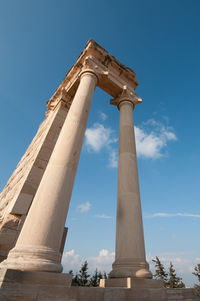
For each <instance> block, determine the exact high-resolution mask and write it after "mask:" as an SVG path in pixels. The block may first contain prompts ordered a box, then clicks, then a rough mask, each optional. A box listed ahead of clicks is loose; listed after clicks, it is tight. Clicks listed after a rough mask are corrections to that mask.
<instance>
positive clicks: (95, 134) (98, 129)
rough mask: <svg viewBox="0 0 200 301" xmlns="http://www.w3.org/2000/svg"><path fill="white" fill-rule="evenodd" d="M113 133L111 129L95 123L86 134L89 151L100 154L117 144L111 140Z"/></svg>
mask: <svg viewBox="0 0 200 301" xmlns="http://www.w3.org/2000/svg"><path fill="white" fill-rule="evenodd" d="M112 133H113V131H112V130H111V129H110V128H105V127H104V126H103V125H102V124H99V123H95V124H94V125H93V126H92V127H91V128H88V129H87V130H86V132H85V137H86V140H85V143H86V146H87V148H88V150H91V151H94V152H99V151H100V150H101V149H102V148H103V147H105V146H108V145H109V144H111V143H113V142H115V139H113V138H111V134H112Z"/></svg>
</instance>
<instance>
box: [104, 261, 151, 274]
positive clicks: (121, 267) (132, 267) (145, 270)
mask: <svg viewBox="0 0 200 301" xmlns="http://www.w3.org/2000/svg"><path fill="white" fill-rule="evenodd" d="M112 268H113V269H112V271H111V272H110V273H109V278H128V277H131V278H144V279H151V278H152V273H151V272H150V271H149V264H148V263H147V262H146V261H142V259H141V260H139V259H129V258H123V259H117V260H115V262H114V263H113V265H112Z"/></svg>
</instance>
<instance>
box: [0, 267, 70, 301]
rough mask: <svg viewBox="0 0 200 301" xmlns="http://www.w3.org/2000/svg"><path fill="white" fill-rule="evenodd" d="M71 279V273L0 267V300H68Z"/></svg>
mask: <svg viewBox="0 0 200 301" xmlns="http://www.w3.org/2000/svg"><path fill="white" fill-rule="evenodd" d="M71 280H72V275H70V274H57V273H47V272H28V271H17V270H11V269H0V301H5V300H23V301H36V300H37V301H47V300H52V301H54V300H62V301H64V300H65V301H67V300H68V298H67V293H68V291H69V289H70V287H71ZM59 297H60V298H59Z"/></svg>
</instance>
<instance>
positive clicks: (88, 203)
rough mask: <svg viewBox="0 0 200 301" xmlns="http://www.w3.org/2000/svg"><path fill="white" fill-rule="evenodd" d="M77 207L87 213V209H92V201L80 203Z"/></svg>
mask: <svg viewBox="0 0 200 301" xmlns="http://www.w3.org/2000/svg"><path fill="white" fill-rule="evenodd" d="M77 208H78V209H79V210H80V212H81V213H85V212H87V211H89V210H90V208H91V203H90V202H86V203H84V204H80V205H78V207H77Z"/></svg>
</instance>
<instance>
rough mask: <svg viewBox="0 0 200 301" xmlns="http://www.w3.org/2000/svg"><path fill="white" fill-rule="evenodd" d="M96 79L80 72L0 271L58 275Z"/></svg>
mask: <svg viewBox="0 0 200 301" xmlns="http://www.w3.org/2000/svg"><path fill="white" fill-rule="evenodd" d="M96 84H97V76H96V74H95V73H94V72H93V71H92V70H85V71H82V75H81V77H80V84H79V87H78V89H77V92H76V94H75V97H74V99H73V102H72V105H71V107H70V110H69V113H68V115H67V118H66V120H65V122H64V125H63V127H62V130H61V132H60V135H59V137H58V140H57V143H56V145H55V148H54V150H53V153H52V156H51V158H50V160H49V164H48V166H47V168H46V171H45V173H44V176H43V178H42V180H41V183H40V186H39V188H38V190H37V193H36V195H35V198H34V200H33V204H32V206H31V208H30V211H29V213H28V216H27V218H26V221H25V223H24V226H23V228H22V231H21V233H20V236H19V238H18V241H17V243H16V246H15V248H13V249H12V250H11V251H10V253H9V256H8V258H7V260H5V261H3V262H2V264H1V265H0V267H1V268H2V267H4V268H9V269H15V270H28V271H42V272H45V271H46V272H61V271H62V265H61V263H60V257H61V254H60V245H61V240H62V235H63V229H64V226H65V220H66V216H67V212H68V207H69V202H70V198H71V193H72V189H73V184H74V179H75V174H76V170H77V166H78V162H79V157H80V152H81V147H82V143H83V138H84V133H85V129H86V125H87V120H88V115H89V110H90V105H91V101H92V96H93V92H94V90H95V87H96Z"/></svg>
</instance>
